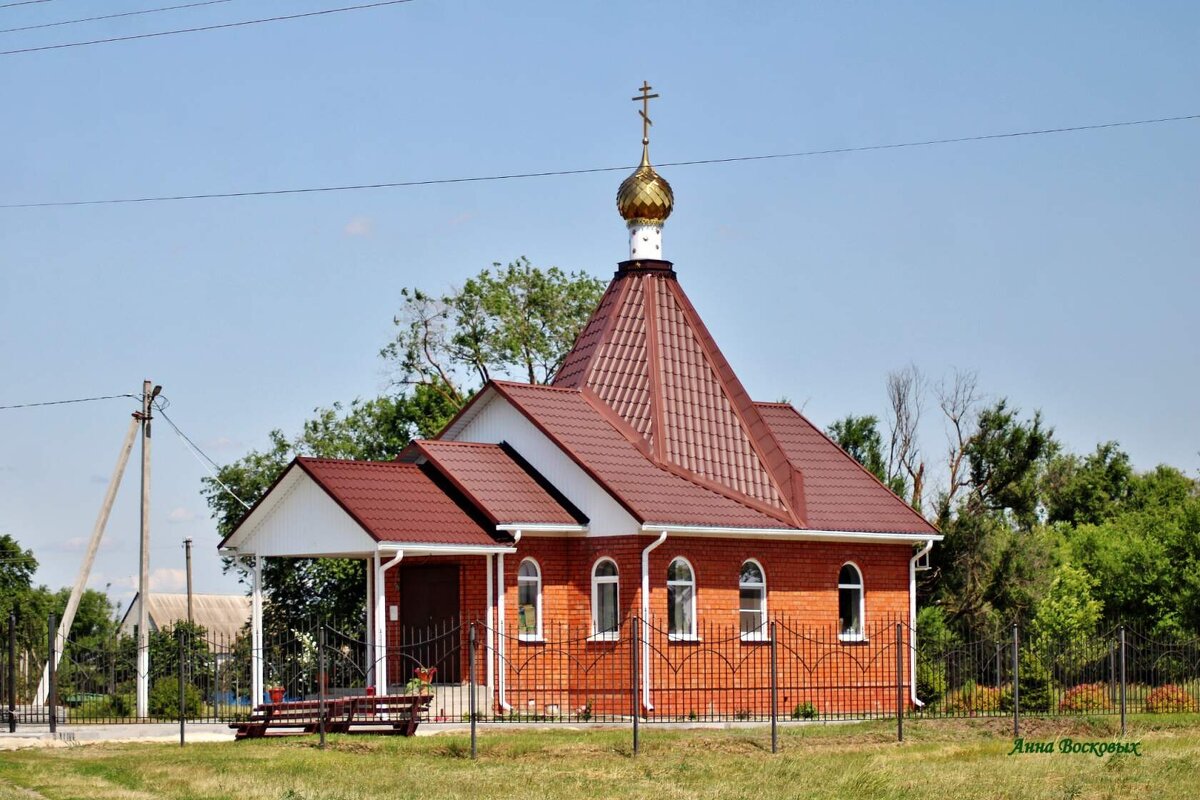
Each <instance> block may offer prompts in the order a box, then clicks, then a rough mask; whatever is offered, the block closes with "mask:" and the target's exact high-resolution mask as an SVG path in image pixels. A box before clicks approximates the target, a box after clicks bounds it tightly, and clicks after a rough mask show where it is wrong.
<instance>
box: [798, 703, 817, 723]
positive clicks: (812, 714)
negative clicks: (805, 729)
mask: <svg viewBox="0 0 1200 800" xmlns="http://www.w3.org/2000/svg"><path fill="white" fill-rule="evenodd" d="M816 718H817V707H816V706H814V705H813V704H812V703H810V702H808V701H807V700H806V701H804V702H803V703H800V704H799V705H797V706H796V707H795V708H793V709H792V719H816Z"/></svg>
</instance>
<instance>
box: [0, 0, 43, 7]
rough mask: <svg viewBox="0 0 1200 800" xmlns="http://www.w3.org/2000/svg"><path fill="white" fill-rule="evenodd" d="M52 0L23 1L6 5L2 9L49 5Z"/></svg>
mask: <svg viewBox="0 0 1200 800" xmlns="http://www.w3.org/2000/svg"><path fill="white" fill-rule="evenodd" d="M49 2H50V0H21V2H19V3H4V4H3V5H0V8H12V7H13V6H32V5H36V4H37V3H49Z"/></svg>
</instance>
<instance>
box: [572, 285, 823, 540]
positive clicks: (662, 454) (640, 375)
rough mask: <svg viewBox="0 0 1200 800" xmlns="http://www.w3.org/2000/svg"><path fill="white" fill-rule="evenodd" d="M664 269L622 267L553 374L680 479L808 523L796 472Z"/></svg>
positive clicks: (771, 513) (694, 312)
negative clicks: (588, 396)
mask: <svg viewBox="0 0 1200 800" xmlns="http://www.w3.org/2000/svg"><path fill="white" fill-rule="evenodd" d="M670 266H671V265H670V264H669V263H668V262H625V263H623V264H621V266H620V268H619V269H618V272H617V275H616V277H615V278H614V279H613V281H612V283H611V284H610V285H609V287H608V290H607V291H606V292H605V295H604V297H603V298H602V299H601V302H600V305H599V307H598V308H597V310H596V313H595V314H594V315H593V317H592V318H591V319H590V320H589V321H588V324H587V326H586V327H585V328H584V331H583V333H582V334H581V335H580V337H579V340H578V341H577V343H576V346H575V348H574V349H573V350H572V352H571V353H570V354H569V355H568V357H567V358H566V359H564V362H563V367H562V369H560V370H559V374H558V375H557V376H555V379H554V385H555V386H557V387H560V388H572V389H586V390H590V391H591V392H592V393H594V394H595V396H596V398H598V399H599V400H600V401H602V402H603V403H604V404H605V405H607V406H608V407H609V408H610V409H611V410H612V411H613V412H614V413H615V414H616V415H617V416H619V417H620V418H621V419H623V420H624V421H625V422H626V423H627V424H628V431H630V432H632V433H633V434H635V435H636V439H637V440H636V442H635V443H636V444H638V446H639V447H640V448H641V449H642V450H643V451H644V452H645V453H647V455H649V456H650V457H651V458H652V459H653V460H654V461H655V462H656V463H659V464H661V465H663V466H665V467H667V468H668V469H671V470H672V471H674V472H677V473H680V474H683V475H684V476H686V477H689V478H693V479H695V480H696V481H697V482H700V483H702V484H704V485H707V486H710V487H712V488H714V489H716V490H717V491H719V492H722V493H726V494H733V495H737V496H739V499H742V500H744V501H746V502H748V503H749V504H750V505H752V506H754V507H755V508H758V509H760V510H763V511H764V512H765V513H767V514H770V515H772V516H777V517H779V518H780V519H782V520H784V521H787V522H789V523H792V524H796V525H803V522H804V520H803V517H802V515H801V514H799V513H797V512H799V511H801V510H802V504H801V503H797V502H796V499H797V498H796V497H794V495H795V491H796V487H795V485H794V481H793V474H792V473H793V469H792V466H791V464H790V463H789V462H788V460H787V458H786V456H785V454H784V453H783V450H782V448H781V447H780V446H779V443H778V442H777V441H775V438H774V435H773V433H772V431H771V429H770V428H769V427H768V426H767V425H766V424H765V423H764V422H763V421H762V418H761V416H760V414H759V412H758V408H757V407H756V406H755V404H754V402H753V401H752V400H751V399H750V396H749V394H747V392H746V390H745V389H744V388H743V387H742V385H741V382H740V381H738V379H737V376H736V375H735V374H734V372H733V369H732V368H731V367H730V366H729V362H728V361H726V360H725V357H724V355H722V353H721V351H720V348H718V347H717V344H716V342H715V341H714V340H713V338H712V336H711V335H710V334H709V333H708V330H707V329H706V328H705V326H704V323H703V322H702V321H701V319H700V316H699V315H698V314H697V313H696V310H695V309H694V308H693V307H692V304H691V302H690V301H689V300H688V298H687V295H686V294H685V293H684V291H683V289H682V288H681V287H680V285H679V282H678V281H677V280H676V277H675V272H674V270H673V269H671V268H670Z"/></svg>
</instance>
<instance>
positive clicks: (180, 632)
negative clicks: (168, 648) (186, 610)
mask: <svg viewBox="0 0 1200 800" xmlns="http://www.w3.org/2000/svg"><path fill="white" fill-rule="evenodd" d="M175 633H176V634H177V635H176V637H175V638H177V639H178V640H179V746H180V747H183V745H184V733H183V731H184V728H183V721H184V718H185V717H186V715H187V697H186V695H185V689H186V686H187V685H186V683H185V679H186V675H185V669H184V664H183V658H184V656H183V653H184V648H183V639H184V637H185V636H187V631H186V630H184V628H183V626H182V625H177V626H176V627H175Z"/></svg>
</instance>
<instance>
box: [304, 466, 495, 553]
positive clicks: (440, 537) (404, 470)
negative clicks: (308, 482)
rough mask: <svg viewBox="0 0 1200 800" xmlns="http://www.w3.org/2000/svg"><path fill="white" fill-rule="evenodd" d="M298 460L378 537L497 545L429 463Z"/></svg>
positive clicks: (391, 540)
mask: <svg viewBox="0 0 1200 800" xmlns="http://www.w3.org/2000/svg"><path fill="white" fill-rule="evenodd" d="M296 463H297V465H299V467H300V468H301V469H303V470H304V471H305V472H306V473H307V474H308V475H309V476H311V477H312V479H313V480H315V481H316V482H317V483H318V484H319V485H320V486H321V488H323V489H324V490H325V491H326V492H328V493H329V495H330V497H332V498H333V499H334V500H335V501H336V502H337V503H338V504H339V505H340V506H341V507H342V508H343V509H345V510H346V512H347V513H348V514H350V516H351V517H353V518H354V519H355V520H356V521H357V522H358V523H359V524H360V525H361V526H362V527H363V530H365V531H366V532H367V533H368V534H369V535H370V536H371V537H372V538H374V539H375V540H377V541H390V542H415V543H429V544H455V545H494V544H497V540H496V539H495V538H494V537H493V536H492V535H491V534H490V533H489V532H488V531H487V529H486V528H485V527H484V524H483V522H482V521H481V520H479V519H477V518H476V517H475V516H474V515H473V514H471V513H469V512H468V510H467V507H466V503H465V502H460V501H459V499H458V498H456V497H454V496H453V494H454V490H453V488H452V487H450V486H449V485H447V484H446V483H445V480H444V479H443V478H441V476H439V475H437V473H436V471H435V470H434V469H433V467H430V466H423V465H418V464H407V463H404V462H400V461H384V462H380V461H343V460H337V459H325V458H297V459H296Z"/></svg>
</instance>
